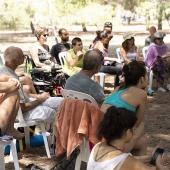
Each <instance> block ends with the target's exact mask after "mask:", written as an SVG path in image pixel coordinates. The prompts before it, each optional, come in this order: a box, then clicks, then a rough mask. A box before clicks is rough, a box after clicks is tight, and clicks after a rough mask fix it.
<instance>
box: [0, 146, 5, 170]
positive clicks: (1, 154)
mask: <svg viewBox="0 0 170 170" xmlns="http://www.w3.org/2000/svg"><path fill="white" fill-rule="evenodd" d="M0 165H1V170H5V160H4V147H2V146H0Z"/></svg>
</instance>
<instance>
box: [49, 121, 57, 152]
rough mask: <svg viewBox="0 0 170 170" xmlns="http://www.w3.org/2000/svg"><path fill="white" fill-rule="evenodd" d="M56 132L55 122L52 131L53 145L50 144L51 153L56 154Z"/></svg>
mask: <svg viewBox="0 0 170 170" xmlns="http://www.w3.org/2000/svg"><path fill="white" fill-rule="evenodd" d="M56 134H57V127H56V125H55V122H54V123H53V132H52V140H51V146H50V153H51V154H55V151H54V149H55V148H56V146H55V145H56V143H55V141H56V140H55V139H56Z"/></svg>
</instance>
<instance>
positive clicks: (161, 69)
mask: <svg viewBox="0 0 170 170" xmlns="http://www.w3.org/2000/svg"><path fill="white" fill-rule="evenodd" d="M164 37H165V34H164V33H162V32H156V33H155V34H154V38H153V41H154V42H153V43H152V44H151V45H150V46H149V48H148V50H147V54H146V59H145V63H146V65H147V67H148V68H149V69H152V70H153V73H154V75H155V76H156V80H157V84H158V91H161V92H166V89H165V88H164V83H165V80H167V85H166V88H167V90H169V91H170V81H169V78H170V65H169V63H168V59H170V55H168V54H167V53H168V46H167V45H166V44H165V43H164V41H163V39H164Z"/></svg>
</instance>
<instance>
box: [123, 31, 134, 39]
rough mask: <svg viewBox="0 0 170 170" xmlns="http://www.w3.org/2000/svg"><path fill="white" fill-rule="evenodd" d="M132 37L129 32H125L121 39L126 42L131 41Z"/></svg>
mask: <svg viewBox="0 0 170 170" xmlns="http://www.w3.org/2000/svg"><path fill="white" fill-rule="evenodd" d="M134 36H135V34H133V33H131V32H125V33H124V35H123V39H124V41H126V40H128V39H131V38H132V37H134Z"/></svg>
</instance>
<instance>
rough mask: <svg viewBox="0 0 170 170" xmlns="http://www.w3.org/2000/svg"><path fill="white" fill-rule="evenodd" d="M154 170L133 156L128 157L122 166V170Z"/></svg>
mask: <svg viewBox="0 0 170 170" xmlns="http://www.w3.org/2000/svg"><path fill="white" fill-rule="evenodd" d="M139 169H140V170H153V168H151V167H149V166H147V165H146V164H144V163H143V162H140V161H138V160H137V159H135V158H133V157H132V156H128V157H127V158H126V160H125V162H124V164H123V165H122V168H121V170H139Z"/></svg>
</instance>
